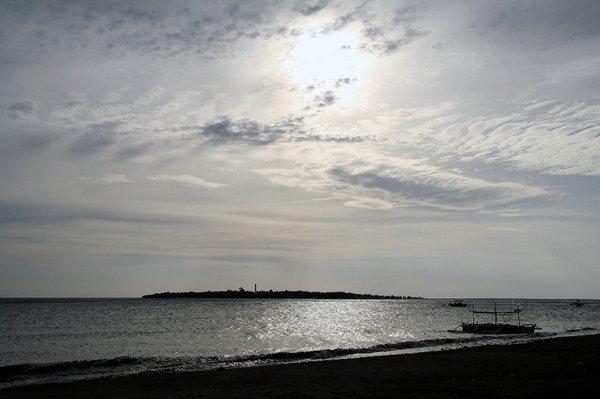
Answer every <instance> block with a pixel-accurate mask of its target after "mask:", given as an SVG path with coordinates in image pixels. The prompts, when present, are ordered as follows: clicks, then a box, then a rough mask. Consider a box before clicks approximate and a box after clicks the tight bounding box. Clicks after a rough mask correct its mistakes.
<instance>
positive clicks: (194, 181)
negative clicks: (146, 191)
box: [148, 175, 226, 189]
mask: <svg viewBox="0 0 600 399" xmlns="http://www.w3.org/2000/svg"><path fill="white" fill-rule="evenodd" d="M148 179H149V180H154V181H166V182H175V183H181V184H184V185H186V186H188V187H195V188H209V189H215V188H222V187H225V186H226V184H222V183H214V182H209V181H206V180H204V179H201V178H199V177H196V176H191V175H156V176H148Z"/></svg>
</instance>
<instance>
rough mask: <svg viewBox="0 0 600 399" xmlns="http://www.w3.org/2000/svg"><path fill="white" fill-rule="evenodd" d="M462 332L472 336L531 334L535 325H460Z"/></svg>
mask: <svg viewBox="0 0 600 399" xmlns="http://www.w3.org/2000/svg"><path fill="white" fill-rule="evenodd" d="M462 330H463V332H465V333H472V334H533V333H534V332H535V324H521V325H516V324H493V323H483V324H481V323H462Z"/></svg>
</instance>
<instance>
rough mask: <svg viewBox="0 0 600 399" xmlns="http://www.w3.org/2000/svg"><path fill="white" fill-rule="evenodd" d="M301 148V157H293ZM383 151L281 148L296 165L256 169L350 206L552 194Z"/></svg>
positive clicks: (462, 204) (453, 205)
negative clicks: (450, 169)
mask: <svg viewBox="0 0 600 399" xmlns="http://www.w3.org/2000/svg"><path fill="white" fill-rule="evenodd" d="M314 145H319V146H320V145H321V144H314ZM348 145H352V144H348ZM299 152H301V154H302V158H296V155H295V154H296V153H299ZM385 152H386V151H385V149H383V148H382V147H379V146H374V145H370V146H368V147H364V146H363V147H358V146H355V147H354V148H353V149H352V150H348V151H345V152H338V151H337V149H336V148H327V147H325V148H323V147H319V148H314V149H313V148H310V147H305V148H302V149H297V150H295V151H292V152H291V153H289V152H287V151H285V150H284V149H281V148H280V149H279V151H278V152H277V155H275V156H276V157H279V158H281V159H285V160H286V161H287V162H293V163H295V167H293V168H288V169H284V168H265V169H256V170H254V171H255V172H256V173H258V174H259V175H261V176H263V177H265V178H267V179H268V180H269V181H271V182H272V183H274V184H278V185H283V186H287V187H295V188H299V189H302V190H305V191H308V192H314V193H318V194H320V195H326V196H333V197H336V198H339V199H342V200H344V199H345V200H344V202H347V203H348V204H347V205H348V206H359V205H361V204H362V205H364V206H363V207H367V205H368V207H370V208H378V209H390V208H392V207H404V206H427V207H433V208H438V209H446V210H484V209H502V208H506V207H510V206H513V205H515V204H519V203H525V202H528V201H531V200H535V199H539V198H544V197H547V196H549V195H551V193H550V192H549V191H547V190H545V189H543V188H540V187H536V186H532V185H528V184H525V183H521V182H513V181H491V180H486V179H483V178H475V177H470V176H467V175H465V174H463V173H460V172H459V171H448V170H445V169H443V168H440V167H438V166H435V165H434V164H433V163H432V162H431V161H429V160H426V159H415V158H407V157H403V156H390V155H385ZM356 198H361V200H360V201H358V200H356ZM367 199H370V200H372V201H370V202H369V201H367ZM385 204H389V206H387V205H385Z"/></svg>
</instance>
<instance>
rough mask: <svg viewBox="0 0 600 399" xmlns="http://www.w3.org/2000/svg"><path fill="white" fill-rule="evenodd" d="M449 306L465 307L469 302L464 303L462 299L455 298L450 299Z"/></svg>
mask: <svg viewBox="0 0 600 399" xmlns="http://www.w3.org/2000/svg"><path fill="white" fill-rule="evenodd" d="M448 306H451V307H453V308H465V307H467V304H466V303H464V302H463V301H462V299H454V300H453V301H450V303H449V304H448Z"/></svg>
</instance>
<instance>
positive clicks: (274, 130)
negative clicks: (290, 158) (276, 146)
mask: <svg viewBox="0 0 600 399" xmlns="http://www.w3.org/2000/svg"><path fill="white" fill-rule="evenodd" d="M302 121H303V120H302V118H288V119H284V120H282V121H280V122H277V123H275V124H273V125H267V124H263V123H260V122H257V121H253V120H250V119H242V120H237V121H232V120H231V119H230V118H229V117H223V118H221V119H218V120H216V121H213V122H210V123H207V124H205V125H203V126H201V127H200V128H199V130H200V134H201V135H202V136H204V137H205V138H206V139H207V143H208V144H212V145H217V144H228V143H243V144H250V145H266V144H272V143H274V142H276V141H277V140H280V139H282V138H284V137H285V136H287V135H290V134H294V133H300V132H301V127H302Z"/></svg>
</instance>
